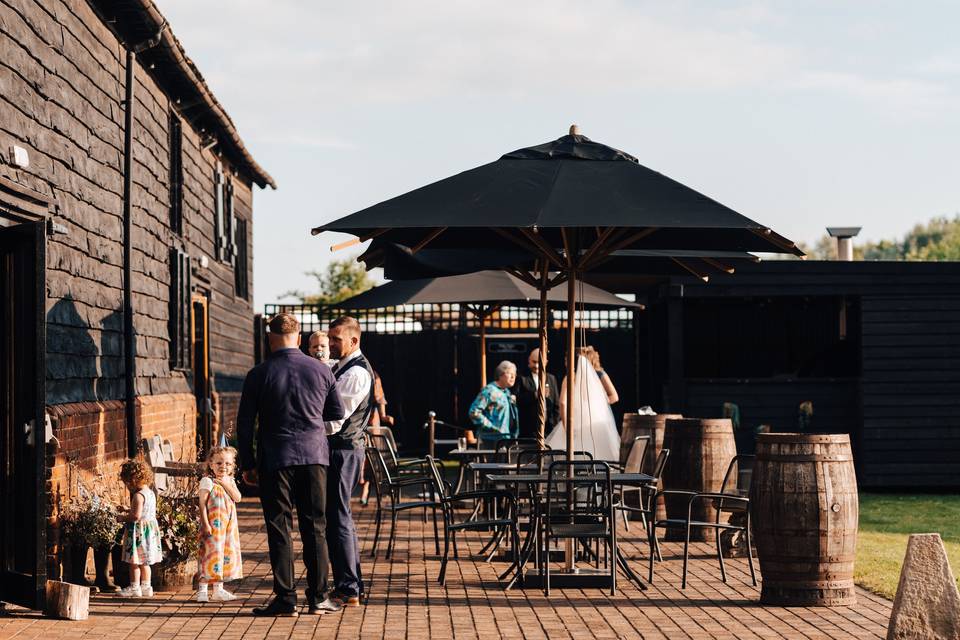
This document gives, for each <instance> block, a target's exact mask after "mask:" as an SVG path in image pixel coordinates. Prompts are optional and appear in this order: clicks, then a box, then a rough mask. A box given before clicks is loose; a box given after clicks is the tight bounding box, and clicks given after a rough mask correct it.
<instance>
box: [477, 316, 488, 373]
mask: <svg viewBox="0 0 960 640" xmlns="http://www.w3.org/2000/svg"><path fill="white" fill-rule="evenodd" d="M477 317H478V318H480V386H481V387H485V386H487V312H486V310H485V309H484V307H483V305H480V313H478V314H477Z"/></svg>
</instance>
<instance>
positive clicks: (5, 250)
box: [0, 218, 46, 608]
mask: <svg viewBox="0 0 960 640" xmlns="http://www.w3.org/2000/svg"><path fill="white" fill-rule="evenodd" d="M9 224H10V223H9V222H8V221H7V219H5V218H0V600H3V601H6V602H12V603H15V604H19V605H22V606H26V607H30V608H41V607H42V606H43V600H44V584H45V581H46V509H45V505H44V499H45V492H44V463H45V461H44V443H45V442H46V438H45V434H46V427H45V423H44V401H45V398H44V390H45V383H44V382H45V377H46V370H45V365H44V353H45V335H44V311H45V310H44V306H45V304H44V303H45V296H46V290H45V273H46V269H45V259H46V258H45V236H44V225H43V223H42V222H25V223H20V224H12V225H10V226H7V225H9Z"/></svg>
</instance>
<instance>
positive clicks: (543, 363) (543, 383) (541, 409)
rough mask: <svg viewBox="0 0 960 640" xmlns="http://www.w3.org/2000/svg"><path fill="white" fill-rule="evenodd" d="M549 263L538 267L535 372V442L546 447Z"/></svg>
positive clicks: (543, 447)
mask: <svg viewBox="0 0 960 640" xmlns="http://www.w3.org/2000/svg"><path fill="white" fill-rule="evenodd" d="M548 267H549V263H548V262H547V261H546V260H544V261H543V263H542V265H541V267H540V321H539V322H538V323H537V330H538V334H539V338H540V349H539V354H540V355H539V362H538V373H537V378H538V379H537V382H538V384H537V418H538V419H539V426H538V431H537V444H538V445H539V446H540V448H541V449H546V448H547V447H546V441H545V437H546V436H545V432H546V429H547V313H548V310H547V279H548V277H549V271H548V270H547V269H548Z"/></svg>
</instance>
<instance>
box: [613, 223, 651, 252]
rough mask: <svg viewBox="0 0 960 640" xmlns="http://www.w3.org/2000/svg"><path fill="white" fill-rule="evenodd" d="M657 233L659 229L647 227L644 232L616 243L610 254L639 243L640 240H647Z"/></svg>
mask: <svg viewBox="0 0 960 640" xmlns="http://www.w3.org/2000/svg"><path fill="white" fill-rule="evenodd" d="M656 231H659V227H647V228H646V229H644V230H643V231H639V232H637V233H635V234H633V235H632V236H630V237H628V238H625V239H623V240H620V241H618V242H615V243H614V244H613V245H611V247H610V253H613V252H614V251H619V250H620V249H623V248H624V247H628V246H630V245H631V244H633V243H634V242H637V241H638V240H642V239H643V238H646V237H647V236H649V235H650V234H652V233H654V232H656Z"/></svg>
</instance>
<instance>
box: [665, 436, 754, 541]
mask: <svg viewBox="0 0 960 640" xmlns="http://www.w3.org/2000/svg"><path fill="white" fill-rule="evenodd" d="M663 448H665V449H670V458H669V459H667V466H666V467H665V468H664V471H663V488H664V489H679V490H682V491H720V487H721V485H723V476H724V475H725V474H726V472H727V467H729V466H730V461H731V460H733V457H734V456H735V455H737V444H736V441H735V440H734V438H733V423H732V422H731V421H730V420H729V419H728V418H703V419H700V418H682V419H677V420H667V422H666V426H665V428H664V434H663ZM688 503H689V499H688V498H687V497H685V496H667V499H666V507H667V517H669V518H671V519H673V518H680V519H686V517H687V504H688ZM692 517H693V519H694V520H707V521H710V522H712V521H715V520H716V517H717V511H716V509H715V508H714V505H713V501H711V500H700V501H697V502H696V503H694V508H693V513H692ZM728 517H729V514H724V515H723V517H722V518H721V522H725V521H726V519H727V518H728ZM713 536H714V533H713V531H711V530H709V529H704V528H702V527H701V528H695V529H691V530H690V539H691V540H697V541H703V540H707V539H709V540H713ZM683 537H684V531H683V530H682V529H675V528H671V529H667V531H666V538H667V540H682V539H683Z"/></svg>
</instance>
